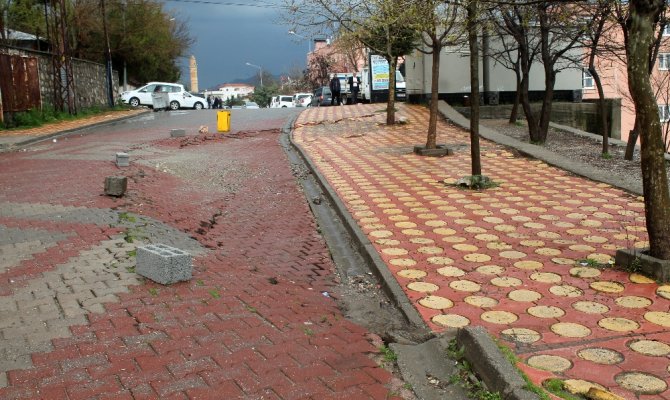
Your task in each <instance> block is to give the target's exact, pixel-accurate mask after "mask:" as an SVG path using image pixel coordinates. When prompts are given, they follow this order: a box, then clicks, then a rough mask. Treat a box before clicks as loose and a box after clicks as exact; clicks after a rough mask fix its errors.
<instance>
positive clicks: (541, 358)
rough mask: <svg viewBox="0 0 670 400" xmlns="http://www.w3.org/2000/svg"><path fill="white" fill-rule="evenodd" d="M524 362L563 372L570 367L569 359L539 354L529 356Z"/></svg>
mask: <svg viewBox="0 0 670 400" xmlns="http://www.w3.org/2000/svg"><path fill="white" fill-rule="evenodd" d="M526 363H527V364H528V365H530V366H531V367H533V368H537V369H542V370H545V371H551V372H563V371H566V370H568V369H570V368H572V363H571V362H570V360H568V359H566V358H563V357H559V356H550V355H546V354H541V355H538V356H531V357H529V358H528V360H526Z"/></svg>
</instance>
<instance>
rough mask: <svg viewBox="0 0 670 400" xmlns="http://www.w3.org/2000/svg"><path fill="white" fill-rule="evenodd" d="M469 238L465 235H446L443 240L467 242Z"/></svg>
mask: <svg viewBox="0 0 670 400" xmlns="http://www.w3.org/2000/svg"><path fill="white" fill-rule="evenodd" d="M467 240H468V239H466V238H464V237H460V236H444V237H443V238H442V241H443V242H447V243H462V242H465V241H467Z"/></svg>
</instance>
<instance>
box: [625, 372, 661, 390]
mask: <svg viewBox="0 0 670 400" xmlns="http://www.w3.org/2000/svg"><path fill="white" fill-rule="evenodd" d="M614 380H615V381H616V383H618V384H619V385H620V386H621V387H623V388H624V389H628V390H630V391H631V392H635V393H640V394H658V393H661V392H664V391H665V390H666V389H667V388H668V385H667V384H666V383H665V381H664V380H662V379H660V378H657V377H656V376H654V375H651V374H645V373H643V372H635V371H631V372H622V373H620V374H618V375H617V376H615V377H614Z"/></svg>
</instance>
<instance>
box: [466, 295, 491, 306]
mask: <svg viewBox="0 0 670 400" xmlns="http://www.w3.org/2000/svg"><path fill="white" fill-rule="evenodd" d="M463 301H465V302H466V303H468V304H470V305H472V306H475V307H480V308H491V307H495V306H497V305H498V300H496V299H492V298H490V297H486V296H468V297H466V298H465V299H463Z"/></svg>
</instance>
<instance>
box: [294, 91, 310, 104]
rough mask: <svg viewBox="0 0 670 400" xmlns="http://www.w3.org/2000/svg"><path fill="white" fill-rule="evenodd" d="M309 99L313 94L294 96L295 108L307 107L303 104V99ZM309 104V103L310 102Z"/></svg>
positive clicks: (297, 94)
mask: <svg viewBox="0 0 670 400" xmlns="http://www.w3.org/2000/svg"><path fill="white" fill-rule="evenodd" d="M307 97H312V94H311V93H296V94H294V95H293V107H306V105H304V104H303V103H302V99H305V98H307ZM308 103H309V101H308Z"/></svg>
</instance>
